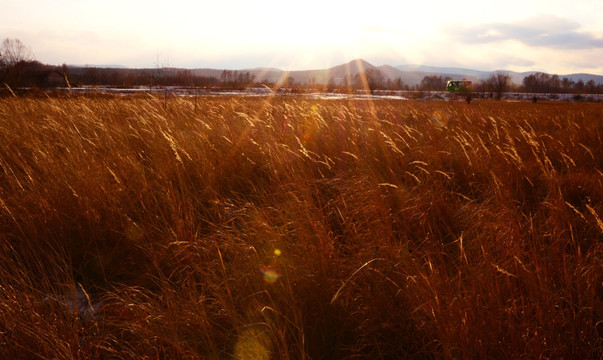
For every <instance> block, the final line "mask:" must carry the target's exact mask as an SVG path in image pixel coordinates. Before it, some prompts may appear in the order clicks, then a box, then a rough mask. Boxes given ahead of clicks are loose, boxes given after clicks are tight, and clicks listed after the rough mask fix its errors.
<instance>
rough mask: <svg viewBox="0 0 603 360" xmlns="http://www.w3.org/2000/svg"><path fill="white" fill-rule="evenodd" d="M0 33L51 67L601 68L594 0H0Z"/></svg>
mask: <svg viewBox="0 0 603 360" xmlns="http://www.w3.org/2000/svg"><path fill="white" fill-rule="evenodd" d="M4 38H17V39H20V40H21V41H22V42H23V43H25V44H26V45H27V46H29V47H30V48H31V50H32V52H33V54H34V56H35V58H36V59H37V60H38V61H41V62H43V63H46V64H52V65H60V64H63V63H67V64H75V65H123V66H127V67H133V68H138V67H145V68H152V67H157V66H160V67H163V66H169V67H182V68H217V69H245V68H255V67H274V68H279V69H285V70H309V69H323V68H328V67H331V66H336V65H340V64H342V63H345V62H348V61H351V60H353V59H357V58H362V59H365V60H366V61H368V62H370V63H371V64H373V65H377V66H379V65H385V64H387V65H392V66H397V65H404V64H419V65H431V66H452V67H462V68H471V69H476V70H484V71H494V70H512V71H545V72H549V73H556V74H560V75H561V74H570V73H592V74H603V60H602V59H603V1H601V0H568V1H566V0H505V1H484V0H480V1H476V0H452V1H451V0H446V1H439V0H438V1H430V0H421V1H417V0H413V1H407V0H396V1H384V0H370V1H369V0H364V1H355V0H345V1H339V0H336V1H329V0H303V1H295V2H294V1H286V0H275V1H273V0H266V1H254V0H247V1H244V0H215V1H205V0H169V1H167V0H166V1H153V0H145V1H139V0H119V1H117V0H103V1H99V0H94V1H89V0H0V40H1V39H4Z"/></svg>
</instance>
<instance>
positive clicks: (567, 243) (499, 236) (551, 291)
mask: <svg viewBox="0 0 603 360" xmlns="http://www.w3.org/2000/svg"><path fill="white" fill-rule="evenodd" d="M602 114H603V105H601V104H571V103H538V104H532V103H504V102H474V103H472V104H470V105H467V104H465V103H461V102H429V101H425V102H414V101H407V102H400V101H385V100H381V101H374V102H373V101H351V100H350V101H348V100H337V101H333V100H331V101H325V100H316V101H315V100H304V99H301V98H278V97H275V98H228V97H216V98H202V99H199V100H197V101H195V100H193V99H185V98H168V99H167V100H164V99H163V98H153V97H147V98H144V97H130V98H119V97H53V98H8V99H0V227H1V228H0V236H1V239H0V287H1V292H0V357H2V358H43V359H55V358H59V359H73V358H101V359H104V358H115V359H119V358H123V359H130V358H170V359H172V358H173V359H176V358H182V359H197V358H199V359H344V358H367V359H394V358H395V359H398V358H413V359H423V358H427V359H430V358H434V359H457V358H458V359H466V358H475V359H477V358H480V359H487V358H493V359H519V358H526V359H535V358H543V359H544V358H566V359H570V358H572V359H578V358H580V359H589V358H590V359H597V358H600V356H601V352H602V350H603V347H602V346H603V345H602V342H601V329H602V324H601V322H600V321H601V318H602V313H603V309H602V302H601V300H602V299H601V294H602V293H603V285H602V276H601V274H603V271H602V270H603V269H602V262H601V259H602V257H603V253H602V250H603V247H602V246H601V240H602V239H603V223H602V220H601V219H602V218H603V202H602V200H603V186H602V182H603V172H602V170H603V144H602V140H601V132H602V129H603V117H602ZM277 249H278V251H276V252H275V250H277ZM76 297H81V298H82V299H84V300H85V302H84V303H85V304H84V309H83V310H82V309H80V310H78V309H75V308H74V306H73V305H69V304H70V302H69V301H68V299H70V298H71V299H75V298H76ZM72 302H73V301H72ZM86 308H88V309H86Z"/></svg>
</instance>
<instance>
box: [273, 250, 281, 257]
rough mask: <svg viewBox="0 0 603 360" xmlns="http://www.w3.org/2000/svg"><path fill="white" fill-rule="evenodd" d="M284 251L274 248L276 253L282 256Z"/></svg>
mask: <svg viewBox="0 0 603 360" xmlns="http://www.w3.org/2000/svg"><path fill="white" fill-rule="evenodd" d="M282 253H283V252H282V251H281V249H274V255H276V256H281V254H282Z"/></svg>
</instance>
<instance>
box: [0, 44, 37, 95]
mask: <svg viewBox="0 0 603 360" xmlns="http://www.w3.org/2000/svg"><path fill="white" fill-rule="evenodd" d="M33 60H34V57H33V53H32V51H31V49H30V48H29V47H28V46H26V45H25V44H23V43H22V42H21V40H19V39H9V38H6V39H4V41H2V45H0V81H1V82H2V83H4V84H5V85H10V86H19V85H20V83H21V78H22V77H23V74H24V72H25V70H26V68H27V66H28V65H29V64H30V63H32V61H33Z"/></svg>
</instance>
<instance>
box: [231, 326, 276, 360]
mask: <svg viewBox="0 0 603 360" xmlns="http://www.w3.org/2000/svg"><path fill="white" fill-rule="evenodd" d="M271 354H272V351H270V338H269V337H268V335H267V334H266V333H265V332H263V331H260V330H259V329H257V328H248V329H245V330H243V332H242V333H241V334H240V335H239V338H238V340H237V343H236V345H235V348H234V358H235V359H237V360H249V359H254V360H269V359H270V356H271Z"/></svg>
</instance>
